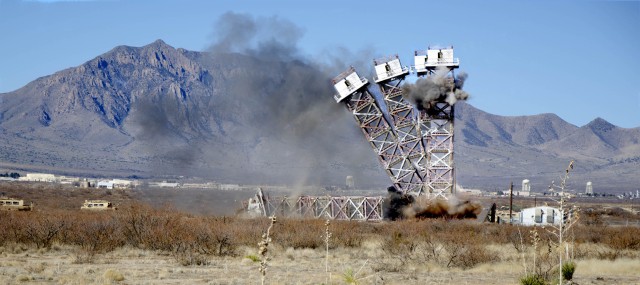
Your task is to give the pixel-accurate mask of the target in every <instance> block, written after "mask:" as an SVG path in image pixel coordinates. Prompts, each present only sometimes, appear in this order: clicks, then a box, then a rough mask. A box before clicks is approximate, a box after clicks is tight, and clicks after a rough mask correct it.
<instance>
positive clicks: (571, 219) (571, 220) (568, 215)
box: [549, 160, 578, 285]
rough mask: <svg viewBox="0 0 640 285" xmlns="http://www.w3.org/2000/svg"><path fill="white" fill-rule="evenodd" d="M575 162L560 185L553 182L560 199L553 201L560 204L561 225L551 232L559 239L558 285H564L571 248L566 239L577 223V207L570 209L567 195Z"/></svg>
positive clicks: (567, 170) (568, 168) (553, 227)
mask: <svg viewBox="0 0 640 285" xmlns="http://www.w3.org/2000/svg"><path fill="white" fill-rule="evenodd" d="M573 162H574V161H573V160H572V161H571V162H569V166H567V169H565V174H564V176H563V177H561V179H560V185H559V186H556V185H555V184H553V182H551V184H552V185H551V188H552V189H558V190H559V192H558V194H559V196H560V197H559V199H557V200H556V199H552V200H553V201H555V202H556V203H557V204H558V208H559V209H560V219H561V220H560V223H558V225H552V226H551V230H549V232H550V233H551V234H553V235H554V236H555V237H556V239H557V244H555V246H556V248H557V250H558V260H559V262H558V272H559V273H558V275H559V276H558V284H560V285H562V265H563V258H562V257H563V255H565V254H566V255H567V258H566V259H569V256H568V255H569V248H568V246H569V245H568V244H566V241H565V238H566V235H567V233H568V230H569V229H571V228H572V226H573V225H574V224H575V223H576V222H577V220H578V219H577V218H578V217H577V214H578V209H577V208H576V207H575V205H574V206H573V207H569V205H568V203H567V200H568V197H566V195H565V192H564V191H565V189H566V185H567V184H566V183H567V180H568V179H569V172H570V171H571V170H573Z"/></svg>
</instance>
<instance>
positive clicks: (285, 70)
mask: <svg viewBox="0 0 640 285" xmlns="http://www.w3.org/2000/svg"><path fill="white" fill-rule="evenodd" d="M329 82H330V81H329V77H328V76H327V75H326V74H324V73H323V72H322V71H320V70H319V69H318V68H316V67H315V66H313V65H311V64H309V63H305V62H304V61H298V60H292V61H286V62H284V61H280V60H278V59H275V58H269V57H256V56H250V55H243V54H234V53H211V52H196V51H188V50H185V49H182V48H177V49H176V48H173V47H171V46H170V45H168V44H166V43H165V42H164V41H162V40H157V41H155V42H153V43H151V44H148V45H145V46H142V47H129V46H118V47H115V48H113V49H112V50H110V51H108V52H106V53H104V54H102V55H99V56H97V57H95V58H93V59H91V60H89V61H87V62H86V63H84V64H82V65H80V66H77V67H72V68H67V69H64V70H61V71H59V72H56V73H54V74H52V75H48V76H44V77H40V78H38V79H36V80H34V81H32V82H30V83H29V84H27V85H25V86H24V87H22V88H20V89H18V90H15V91H13V92H8V93H2V94H0V102H2V104H0V133H2V136H3V137H5V138H6V139H5V140H3V141H2V142H0V162H4V163H7V164H20V165H34V166H40V167H50V168H52V169H55V168H65V169H82V170H83V171H88V172H94V173H96V174H99V173H101V172H108V173H123V175H124V176H126V175H127V174H133V175H142V176H162V175H168V174H169V175H194V176H207V177H213V178H215V179H219V180H228V181H235V182H239V183H245V182H247V183H248V182H252V183H255V182H257V183H303V182H304V183H324V184H341V183H342V179H343V178H344V176H346V175H355V176H356V177H357V179H358V181H361V183H360V184H361V185H369V186H374V187H384V185H387V184H388V183H389V182H388V178H387V177H386V175H385V174H384V171H383V170H382V169H381V167H380V166H379V165H378V162H377V161H376V160H375V156H374V154H373V153H371V150H370V149H368V148H369V147H368V146H367V144H366V141H365V140H364V139H363V138H362V135H361V133H360V131H359V130H358V129H357V128H356V126H355V124H354V122H353V119H352V118H350V117H349V114H348V113H347V112H345V111H344V110H343V108H342V107H341V106H339V105H338V104H335V102H332V101H333V100H332V99H331V95H332V92H333V90H332V88H331V86H330V83H329ZM455 108H456V122H455V135H456V138H455V144H456V145H455V152H456V169H457V171H456V172H457V180H458V182H460V183H461V184H462V185H464V186H470V187H479V188H485V189H491V188H492V187H494V188H504V186H505V185H506V182H505V181H506V180H518V179H525V178H527V179H532V180H533V181H535V182H532V183H533V185H534V187H538V190H540V189H542V188H543V187H545V185H547V184H548V183H549V181H551V180H552V179H554V176H557V175H559V173H561V171H562V168H563V166H564V164H566V163H568V161H569V160H570V159H576V174H575V176H574V178H575V179H576V180H578V181H580V183H584V182H585V181H586V180H596V181H602V183H606V184H608V185H609V186H606V187H602V189H603V190H606V191H619V189H627V188H630V187H634V186H633V185H637V184H638V183H640V181H638V178H637V177H636V176H638V175H636V173H633V171H628V170H627V169H632V168H633V167H637V166H639V165H640V158H639V157H640V156H639V155H638V153H640V147H639V146H638V145H639V144H638V142H639V141H640V128H630V129H626V128H620V127H617V126H615V125H613V124H611V123H609V122H607V121H606V120H604V119H602V118H596V119H594V120H593V121H591V122H590V123H588V124H586V125H584V126H581V127H578V126H575V125H572V124H570V123H568V122H566V121H564V120H563V119H562V118H560V117H558V116H557V115H555V114H550V113H546V114H538V115H532V116H509V117H507V116H498V115H494V114H489V113H486V112H484V111H482V110H479V109H476V108H474V107H473V106H472V105H470V104H468V103H464V102H459V103H457V104H456V107H455ZM619 180H620V181H622V182H620V181H619ZM596 185H598V184H597V183H596Z"/></svg>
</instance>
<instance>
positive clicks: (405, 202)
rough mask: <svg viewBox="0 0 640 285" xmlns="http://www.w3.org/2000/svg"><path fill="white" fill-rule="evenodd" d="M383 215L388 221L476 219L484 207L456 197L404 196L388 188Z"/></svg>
mask: <svg viewBox="0 0 640 285" xmlns="http://www.w3.org/2000/svg"><path fill="white" fill-rule="evenodd" d="M387 191H388V195H387V198H386V199H385V201H384V205H383V213H384V218H385V219H387V220H392V221H395V220H401V219H435V218H443V219H475V218H477V217H478V215H479V214H480V212H481V211H482V205H480V204H478V203H474V202H471V201H460V200H458V199H457V198H456V197H450V198H449V200H442V199H428V198H426V197H423V196H420V197H415V196H413V195H410V194H402V193H400V192H399V191H398V190H397V189H396V188H395V187H393V186H391V187H389V188H387Z"/></svg>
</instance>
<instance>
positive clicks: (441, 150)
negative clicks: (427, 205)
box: [333, 48, 459, 199]
mask: <svg viewBox="0 0 640 285" xmlns="http://www.w3.org/2000/svg"><path fill="white" fill-rule="evenodd" d="M414 60H415V65H414V66H413V72H415V74H416V75H417V76H418V77H426V78H427V79H429V80H434V82H435V81H438V80H440V81H442V80H450V81H453V82H449V83H453V84H449V85H451V86H455V75H454V73H453V71H454V70H455V69H456V68H458V66H459V61H458V59H456V58H454V57H453V48H444V49H431V48H429V49H427V50H426V51H416V52H415V57H414ZM374 66H375V71H376V75H375V77H374V81H375V82H376V83H377V84H378V86H379V88H380V91H381V92H382V95H383V98H384V105H386V107H387V109H386V111H387V113H386V114H387V115H388V118H389V120H388V121H387V119H386V118H385V114H384V113H383V112H382V111H381V109H380V105H381V104H378V103H377V102H376V98H375V97H374V96H373V95H371V93H369V91H368V90H367V88H366V86H367V85H368V83H369V82H368V81H367V80H366V79H365V78H360V77H359V76H358V75H357V74H356V72H355V70H354V69H353V67H352V68H350V69H349V70H347V71H345V72H343V73H342V74H340V75H339V76H338V77H336V78H335V79H334V80H333V84H334V87H335V89H336V91H337V92H338V94H337V95H335V96H334V98H335V99H336V101H337V102H344V103H345V104H346V106H347V108H348V109H349V111H351V112H352V113H353V115H354V117H355V119H356V121H357V122H358V125H359V127H360V128H361V129H362V131H363V133H364V134H365V137H366V138H367V140H368V141H369V142H370V144H371V146H372V147H373V149H374V150H375V151H376V154H378V158H379V159H380V161H381V162H382V163H383V166H384V167H385V169H386V171H387V174H389V176H390V177H391V180H392V181H393V183H394V185H395V186H396V188H398V190H400V191H401V192H402V193H405V194H412V195H416V196H417V195H428V196H430V197H440V198H445V199H446V198H447V197H448V196H450V195H452V194H454V192H455V188H454V187H455V176H454V162H453V123H454V108H453V105H451V104H449V103H448V102H447V100H446V99H447V98H446V97H447V96H446V95H445V96H441V98H437V99H435V100H433V101H430V102H428V103H427V105H428V106H414V105H413V104H412V103H410V102H408V100H406V99H405V98H404V97H403V91H402V88H401V84H402V82H403V81H404V80H405V77H406V76H407V75H408V74H409V68H407V67H403V66H402V65H401V64H400V60H399V59H398V56H397V55H396V56H395V57H387V58H382V59H376V60H374ZM453 88H455V87H452V90H450V92H451V93H452V92H454V91H455V90H454V89H453ZM447 95H448V94H447Z"/></svg>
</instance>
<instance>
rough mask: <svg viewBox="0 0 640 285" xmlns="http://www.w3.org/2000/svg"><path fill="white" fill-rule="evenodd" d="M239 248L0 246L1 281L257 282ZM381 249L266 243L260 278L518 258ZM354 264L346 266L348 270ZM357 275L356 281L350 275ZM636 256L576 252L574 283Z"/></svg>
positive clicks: (509, 276) (367, 278)
mask: <svg viewBox="0 0 640 285" xmlns="http://www.w3.org/2000/svg"><path fill="white" fill-rule="evenodd" d="M255 250H256V249H245V252H246V255H245V256H238V257H225V258H213V259H212V260H211V263H210V264H208V265H204V266H181V265H178V264H177V262H176V261H175V259H173V258H172V257H171V256H170V255H168V254H162V253H157V252H151V251H143V250H138V249H130V248H123V249H119V250H116V251H114V252H110V253H107V254H102V255H99V256H96V258H95V261H94V262H92V263H78V262H77V261H76V260H77V259H76V253H77V250H76V249H74V248H73V247H59V246H54V247H53V248H52V249H50V250H35V249H25V248H24V247H22V248H21V246H19V245H16V246H14V247H10V246H5V247H2V248H0V252H1V253H0V256H1V258H0V283H1V284H260V281H261V275H260V273H259V271H258V267H259V264H258V263H257V262H253V261H252V260H251V259H250V258H248V256H249V255H252V254H255ZM380 254H381V252H379V251H377V250H375V249H373V248H369V249H358V250H344V249H342V250H336V251H333V252H331V253H330V256H329V260H328V263H327V264H328V268H329V269H328V271H327V270H326V267H325V261H326V257H325V252H324V251H323V250H319V249H317V250H311V249H300V250H294V249H291V248H289V249H282V248H276V249H274V250H273V251H272V260H271V261H270V262H269V267H268V271H267V275H266V282H265V283H266V284H519V281H518V278H520V276H522V275H523V272H522V266H519V265H518V264H514V263H513V262H505V261H498V262H495V263H492V264H483V265H481V266H477V267H474V268H472V269H469V270H462V269H444V268H443V267H442V266H440V265H437V264H423V265H418V266H416V265H413V266H412V267H407V268H403V270H402V272H389V271H385V268H383V267H382V266H383V265H382V264H380V263H378V262H377V261H376V260H381V259H380V258H381V256H380ZM350 272H352V273H350ZM353 280H355V281H356V282H357V283H349V282H350V281H353ZM639 283H640V261H639V260H632V259H617V260H615V261H603V260H580V261H578V262H577V270H576V273H575V275H574V284H603V285H604V284H639Z"/></svg>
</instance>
